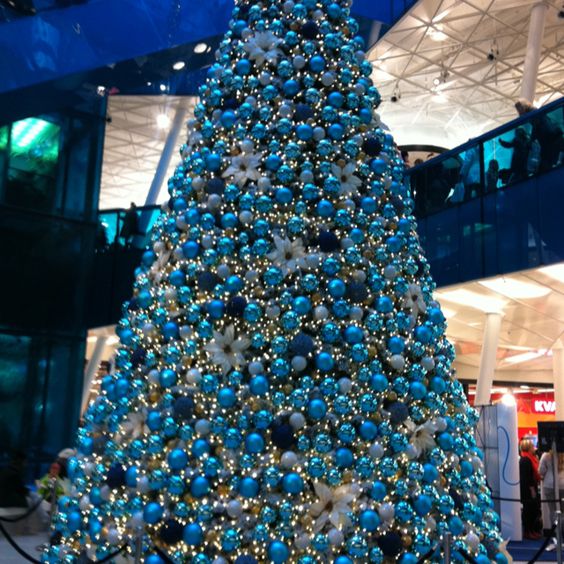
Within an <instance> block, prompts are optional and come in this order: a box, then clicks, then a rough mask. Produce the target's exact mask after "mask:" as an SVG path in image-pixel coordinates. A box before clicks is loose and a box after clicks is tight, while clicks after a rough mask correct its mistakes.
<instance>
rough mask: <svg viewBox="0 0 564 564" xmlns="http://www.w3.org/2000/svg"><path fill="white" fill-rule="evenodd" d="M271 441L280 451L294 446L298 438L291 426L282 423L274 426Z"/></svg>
mask: <svg viewBox="0 0 564 564" xmlns="http://www.w3.org/2000/svg"><path fill="white" fill-rule="evenodd" d="M270 440H271V441H272V443H273V444H274V446H276V447H278V448H279V449H282V450H287V449H289V448H291V447H292V446H293V445H294V442H295V440H296V438H295V436H294V430H293V429H292V426H291V425H289V424H288V423H280V424H274V425H272V428H271V434H270Z"/></svg>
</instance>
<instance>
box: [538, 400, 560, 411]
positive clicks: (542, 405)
mask: <svg viewBox="0 0 564 564" xmlns="http://www.w3.org/2000/svg"><path fill="white" fill-rule="evenodd" d="M533 405H534V409H535V413H556V402H555V401H554V400H535V401H534V404H533Z"/></svg>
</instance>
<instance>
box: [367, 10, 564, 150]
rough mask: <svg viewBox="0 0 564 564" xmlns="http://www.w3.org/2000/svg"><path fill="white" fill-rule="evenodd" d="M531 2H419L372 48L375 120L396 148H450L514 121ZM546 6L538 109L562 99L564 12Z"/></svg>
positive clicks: (563, 91)
mask: <svg viewBox="0 0 564 564" xmlns="http://www.w3.org/2000/svg"><path fill="white" fill-rule="evenodd" d="M536 3H537V0H420V1H419V2H418V3H417V4H416V6H415V7H414V8H412V9H411V10H410V11H409V12H408V13H407V14H406V15H405V16H404V17H403V18H402V19H401V20H400V21H399V22H398V23H397V24H396V25H395V26H394V27H393V28H392V29H391V30H390V31H389V32H388V33H387V34H386V35H385V36H384V37H383V38H382V39H381V40H380V41H379V42H378V43H377V44H376V46H375V47H374V48H373V49H372V50H371V51H370V52H369V58H370V60H371V61H372V63H373V65H374V68H375V70H374V73H373V79H374V81H375V83H376V85H377V86H378V88H379V89H380V92H381V94H382V98H383V104H382V106H381V115H382V118H383V121H384V122H385V123H386V124H387V125H388V126H389V127H390V129H391V131H392V132H393V133H394V136H395V138H396V140H397V141H398V143H399V144H401V145H412V144H427V145H438V146H443V147H447V148H452V147H455V146H457V145H460V144H462V143H463V142H465V141H467V140H468V139H469V138H472V137H476V136H477V135H479V134H481V133H484V132H486V131H489V130H491V129H494V128H495V127H496V126H498V125H501V124H503V123H505V122H507V121H509V120H511V119H513V118H515V117H516V112H515V108H514V102H515V100H516V99H517V98H519V94H520V87H521V81H522V76H523V61H524V58H525V51H526V47H527V36H528V28H529V15H530V12H531V8H532V6H533V5H534V4H536ZM546 4H547V5H548V7H549V8H548V14H547V20H546V27H545V32H544V39H543V50H542V58H541V63H540V69H539V76H538V86H537V96H536V103H537V104H538V105H543V104H546V103H547V102H550V101H552V100H555V99H557V98H559V97H561V96H563V95H564V48H563V47H564V19H563V18H562V17H559V14H560V15H561V12H562V10H563V9H564V8H563V3H562V1H561V0H550V1H547V2H546ZM394 95H395V98H397V102H395V103H393V102H391V99H392V96H394Z"/></svg>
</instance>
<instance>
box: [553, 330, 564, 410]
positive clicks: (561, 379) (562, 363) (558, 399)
mask: <svg viewBox="0 0 564 564" xmlns="http://www.w3.org/2000/svg"><path fill="white" fill-rule="evenodd" d="M552 376H553V378H554V402H555V404H556V421H564V347H563V346H562V343H561V342H560V340H558V341H556V343H555V345H554V346H553V347H552Z"/></svg>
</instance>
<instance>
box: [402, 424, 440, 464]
mask: <svg viewBox="0 0 564 564" xmlns="http://www.w3.org/2000/svg"><path fill="white" fill-rule="evenodd" d="M404 425H405V426H406V427H407V428H408V429H409V432H410V435H411V436H410V437H409V443H410V444H411V445H412V446H413V447H414V448H415V450H416V451H417V456H420V455H421V454H422V453H424V452H427V451H429V450H432V449H433V448H435V446H437V443H436V442H435V437H434V435H435V432H436V430H437V429H436V427H435V424H434V422H433V421H432V420H431V421H427V422H426V423H423V425H415V423H414V422H413V421H411V420H410V419H407V420H406V421H405V422H404Z"/></svg>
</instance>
